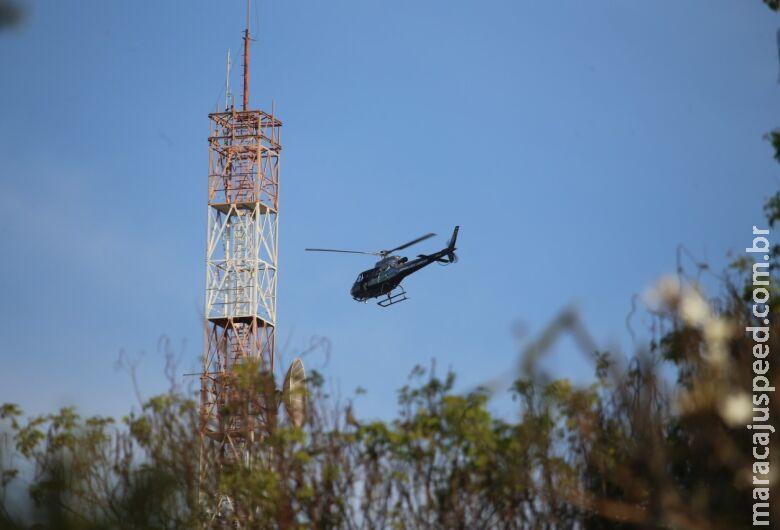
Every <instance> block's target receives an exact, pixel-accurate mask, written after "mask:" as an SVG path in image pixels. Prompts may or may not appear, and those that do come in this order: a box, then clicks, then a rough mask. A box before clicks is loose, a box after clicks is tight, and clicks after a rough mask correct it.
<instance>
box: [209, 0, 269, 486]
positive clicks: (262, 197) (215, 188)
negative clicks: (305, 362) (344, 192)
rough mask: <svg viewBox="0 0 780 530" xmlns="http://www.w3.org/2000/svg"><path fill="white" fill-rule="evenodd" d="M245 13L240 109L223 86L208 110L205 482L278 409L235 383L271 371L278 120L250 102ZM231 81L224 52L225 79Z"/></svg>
mask: <svg viewBox="0 0 780 530" xmlns="http://www.w3.org/2000/svg"><path fill="white" fill-rule="evenodd" d="M249 18H250V13H249V2H247V24H246V29H245V30H244V32H243V48H244V50H243V58H244V61H243V81H244V87H243V98H242V100H243V101H242V106H241V109H240V110H238V109H236V108H235V105H234V104H233V103H232V102H231V101H230V99H231V97H230V95H229V94H230V92H229V86H226V96H227V97H226V108H225V110H223V111H217V112H213V113H211V114H209V120H210V133H209V138H208V143H209V167H208V207H207V210H208V232H207V237H206V241H207V244H206V302H205V322H204V329H205V338H204V352H203V367H202V368H203V371H202V373H201V376H200V383H201V387H200V427H199V428H200V435H201V458H200V462H201V464H200V468H201V477H202V479H203V478H206V479H207V480H208V477H209V476H214V475H215V474H216V472H217V471H218V470H219V468H221V467H223V466H225V465H234V464H239V465H240V464H244V465H249V464H250V462H251V458H252V455H253V454H256V453H257V451H259V450H261V444H262V441H263V439H262V438H263V433H264V432H266V425H265V423H266V422H267V421H268V420H269V415H270V414H274V413H275V412H274V411H275V409H276V403H275V402H274V403H270V402H269V403H265V402H264V398H262V396H257V398H256V399H250V400H247V399H245V397H242V396H239V395H238V394H237V392H236V387H235V382H236V380H235V371H236V369H237V368H238V367H239V366H241V365H242V364H244V363H247V362H249V361H252V362H254V363H256V364H257V365H259V367H260V369H261V370H263V371H267V372H268V373H270V374H273V373H274V368H275V366H274V348H275V331H276V288H277V274H278V266H277V263H278V261H277V258H278V226H279V218H278V215H279V162H280V153H281V149H282V148H281V142H280V136H279V135H280V128H281V126H282V123H281V122H280V121H279V120H278V119H277V118H276V116H275V115H274V110H273V106H272V110H271V113H270V114H269V113H268V112H265V111H263V110H253V109H250V108H249V43H250V33H249ZM229 78H230V59H229V56H228V83H229ZM228 83H226V85H227V84H228ZM269 401H270V400H269Z"/></svg>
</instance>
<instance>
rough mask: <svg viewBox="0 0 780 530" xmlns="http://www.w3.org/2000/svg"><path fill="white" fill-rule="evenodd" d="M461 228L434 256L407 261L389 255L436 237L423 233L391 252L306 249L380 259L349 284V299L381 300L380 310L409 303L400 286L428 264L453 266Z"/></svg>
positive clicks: (378, 303) (421, 255)
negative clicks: (404, 302)
mask: <svg viewBox="0 0 780 530" xmlns="http://www.w3.org/2000/svg"><path fill="white" fill-rule="evenodd" d="M459 229H460V226H456V227H455V230H453V231H452V237H451V238H450V240H449V242H448V243H447V246H446V247H445V248H443V249H442V250H439V251H438V252H434V253H433V254H418V255H417V257H416V258H415V259H412V260H410V259H409V258H406V257H401V256H392V255H391V254H392V253H393V252H395V251H397V250H403V249H405V248H407V247H411V246H412V245H416V244H417V243H419V242H421V241H425V240H426V239H428V238H431V237H433V236H435V235H436V234H425V235H424V236H421V237H418V238H417V239H413V240H412V241H409V242H408V243H404V244H403V245H399V246H397V247H395V248H393V249H390V250H380V251H379V252H361V251H358V250H335V249H330V248H307V249H306V250H307V251H308V252H341V253H344V254H368V255H371V256H379V257H380V258H382V259H380V260H379V261H378V262H377V263H376V265H374V268H372V269H368V270H367V271H363V272H361V273H360V274H359V275H358V277H357V280H355V283H354V284H353V285H352V289H351V290H350V294H351V295H352V298H353V299H355V300H356V301H358V302H368V300H369V299H371V298H380V297H385V298H382V299H381V300H379V301H378V302H377V305H379V306H381V307H389V306H391V305H393V304H397V303H399V302H403V301H404V300H408V298H407V297H406V291H405V290H404V288H403V287H402V286H401V281H402V280H403V279H404V278H406V277H407V276H409V275H410V274H413V273H415V272H417V271H418V270H420V269H422V268H423V267H427V266H428V265H430V264H431V263H439V264H441V265H449V264H451V263H456V262H457V261H458V257H457V256H456V255H455V242H456V241H457V239H458V230H459Z"/></svg>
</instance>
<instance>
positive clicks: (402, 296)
mask: <svg viewBox="0 0 780 530" xmlns="http://www.w3.org/2000/svg"><path fill="white" fill-rule="evenodd" d="M393 293H395V294H393ZM404 300H409V299H408V298H407V297H406V291H404V288H403V287H401V286H399V287H398V289H396V290H394V291H390V292H389V293H387V298H384V299H382V300H380V301H378V302H377V303H376V304H377V305H378V306H380V307H390V306H391V305H393V304H397V303H400V302H403V301H404Z"/></svg>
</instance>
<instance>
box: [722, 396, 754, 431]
mask: <svg viewBox="0 0 780 530" xmlns="http://www.w3.org/2000/svg"><path fill="white" fill-rule="evenodd" d="M718 412H719V413H720V417H721V418H723V421H725V422H726V425H728V426H729V427H739V426H744V425H747V424H748V423H750V417H751V414H752V412H753V403H752V402H751V401H750V396H749V395H747V394H746V393H745V392H739V393H738V394H730V395H728V396H726V397H725V398H723V400H722V401H721V402H720V406H719V407H718Z"/></svg>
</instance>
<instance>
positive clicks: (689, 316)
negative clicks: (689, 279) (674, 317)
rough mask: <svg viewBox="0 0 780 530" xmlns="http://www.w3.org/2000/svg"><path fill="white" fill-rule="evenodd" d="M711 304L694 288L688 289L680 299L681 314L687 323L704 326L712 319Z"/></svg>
mask: <svg viewBox="0 0 780 530" xmlns="http://www.w3.org/2000/svg"><path fill="white" fill-rule="evenodd" d="M710 315H711V314H710V306H709V304H708V303H707V301H706V300H704V297H702V295H701V294H699V293H698V292H697V291H695V290H693V289H689V290H686V292H685V294H684V295H683V298H682V301H680V316H681V317H682V318H683V320H684V321H685V323H686V324H688V325H689V326H694V327H703V326H704V325H705V324H707V323H708V322H709V320H710Z"/></svg>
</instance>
